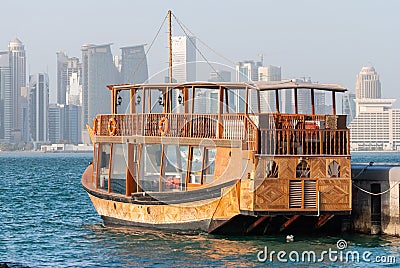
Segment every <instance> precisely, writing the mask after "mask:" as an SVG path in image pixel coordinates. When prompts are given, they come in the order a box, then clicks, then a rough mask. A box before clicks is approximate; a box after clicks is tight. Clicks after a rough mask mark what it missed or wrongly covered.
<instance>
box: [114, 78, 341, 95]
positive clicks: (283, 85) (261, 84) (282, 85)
mask: <svg viewBox="0 0 400 268" xmlns="http://www.w3.org/2000/svg"><path fill="white" fill-rule="evenodd" d="M192 86H194V87H204V88H210V89H216V88H219V87H226V88H245V87H249V88H253V89H256V90H260V91H268V90H283V89H293V88H308V89H318V90H325V91H335V92H345V91H347V89H346V88H345V87H343V86H341V85H338V84H319V83H302V82H293V81H256V82H248V83H247V82H187V83H160V84H120V85H109V86H107V87H108V88H109V89H110V90H111V89H113V88H114V89H116V90H129V89H135V88H167V87H168V88H183V87H192Z"/></svg>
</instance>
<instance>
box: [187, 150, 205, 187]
mask: <svg viewBox="0 0 400 268" xmlns="http://www.w3.org/2000/svg"><path fill="white" fill-rule="evenodd" d="M202 166H203V148H200V147H193V148H192V161H191V168H190V177H189V183H192V184H201V174H202Z"/></svg>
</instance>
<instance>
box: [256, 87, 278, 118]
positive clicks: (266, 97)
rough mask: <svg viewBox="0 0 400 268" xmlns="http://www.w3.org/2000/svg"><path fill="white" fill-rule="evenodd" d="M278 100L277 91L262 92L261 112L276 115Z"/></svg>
mask: <svg viewBox="0 0 400 268" xmlns="http://www.w3.org/2000/svg"><path fill="white" fill-rule="evenodd" d="M275 102H276V98H275V91H261V92H260V110H261V113H274V112H276V104H275Z"/></svg>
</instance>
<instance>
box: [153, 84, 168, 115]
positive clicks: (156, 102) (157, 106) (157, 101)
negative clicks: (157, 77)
mask: <svg viewBox="0 0 400 268" xmlns="http://www.w3.org/2000/svg"><path fill="white" fill-rule="evenodd" d="M149 97H150V105H151V106H150V111H151V113H162V112H163V111H164V103H165V97H166V95H165V93H164V90H161V89H151V90H149Z"/></svg>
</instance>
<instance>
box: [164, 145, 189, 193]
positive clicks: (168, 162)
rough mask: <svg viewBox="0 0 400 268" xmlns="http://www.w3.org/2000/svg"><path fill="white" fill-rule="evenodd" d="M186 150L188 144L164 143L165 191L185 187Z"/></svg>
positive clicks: (187, 149)
mask: <svg viewBox="0 0 400 268" xmlns="http://www.w3.org/2000/svg"><path fill="white" fill-rule="evenodd" d="M188 152H189V148H188V146H179V145H166V146H165V147H164V153H165V161H164V181H163V184H164V185H163V186H164V187H163V189H164V190H165V191H173V190H184V189H185V186H186V185H185V181H186V170H187V157H188Z"/></svg>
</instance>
